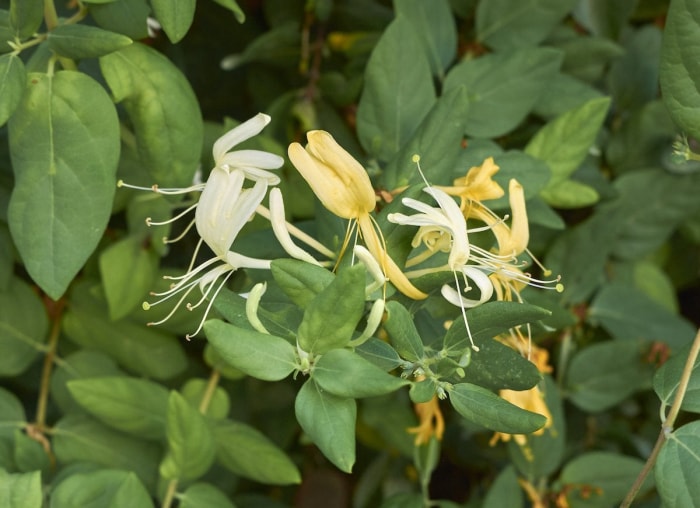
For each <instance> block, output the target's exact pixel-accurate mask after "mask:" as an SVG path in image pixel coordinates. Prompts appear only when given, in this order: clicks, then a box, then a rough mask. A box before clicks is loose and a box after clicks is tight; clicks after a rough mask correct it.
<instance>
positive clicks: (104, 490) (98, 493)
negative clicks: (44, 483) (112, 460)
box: [51, 469, 153, 508]
mask: <svg viewBox="0 0 700 508" xmlns="http://www.w3.org/2000/svg"><path fill="white" fill-rule="evenodd" d="M77 506H80V507H81V508H119V507H120V506H130V507H133V508H152V507H153V501H152V500H151V496H150V495H149V493H148V491H147V490H146V488H145V487H144V486H143V483H141V481H140V480H139V479H138V477H137V476H136V475H135V474H134V473H133V472H131V471H119V470H114V469H112V470H110V469H106V470H102V471H95V472H92V473H75V474H72V475H71V476H69V477H68V478H66V479H65V480H63V481H62V482H61V483H59V484H58V487H56V489H55V490H54V491H53V492H52V493H51V508H75V507H77Z"/></svg>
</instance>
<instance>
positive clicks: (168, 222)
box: [146, 203, 198, 226]
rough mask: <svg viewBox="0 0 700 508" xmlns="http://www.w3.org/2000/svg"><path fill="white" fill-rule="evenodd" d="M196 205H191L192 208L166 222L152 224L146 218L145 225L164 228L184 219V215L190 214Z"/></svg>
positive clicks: (151, 221)
mask: <svg viewBox="0 0 700 508" xmlns="http://www.w3.org/2000/svg"><path fill="white" fill-rule="evenodd" d="M197 204H198V203H195V204H193V205H192V206H190V207H188V208H187V209H185V210H184V211H183V212H180V213H178V214H177V215H176V216H175V217H171V218H170V219H168V220H166V221H160V222H154V221H153V220H151V218H150V217H148V218H147V219H146V224H148V225H149V226H165V225H166V224H170V223H172V222H175V221H177V220H178V219H180V218H182V217H184V216H185V215H187V214H188V213H190V212H191V211H192V210H194V209H195V208H197Z"/></svg>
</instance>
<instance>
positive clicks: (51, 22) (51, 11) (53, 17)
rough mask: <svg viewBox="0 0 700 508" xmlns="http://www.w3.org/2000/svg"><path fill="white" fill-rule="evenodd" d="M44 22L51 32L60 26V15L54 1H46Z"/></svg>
mask: <svg viewBox="0 0 700 508" xmlns="http://www.w3.org/2000/svg"><path fill="white" fill-rule="evenodd" d="M44 22H45V23H46V28H47V30H49V31H51V30H53V29H54V28H56V25H58V14H56V6H55V5H54V3H53V0H44Z"/></svg>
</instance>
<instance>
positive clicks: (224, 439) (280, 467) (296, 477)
mask: <svg viewBox="0 0 700 508" xmlns="http://www.w3.org/2000/svg"><path fill="white" fill-rule="evenodd" d="M214 435H215V439H216V449H217V452H216V453H217V460H218V462H219V463H221V464H222V465H223V466H224V467H225V468H226V469H228V470H230V471H232V472H233V473H234V474H237V475H239V476H243V477H245V478H249V479H251V480H253V481H256V482H259V483H264V484H268V485H269V484H271V485H289V484H294V483H300V482H301V474H300V473H299V470H298V469H297V467H296V466H295V465H294V463H293V462H292V461H291V459H290V458H289V457H288V456H287V455H286V454H285V453H284V452H283V451H282V450H280V449H279V448H278V447H277V446H276V445H275V444H274V443H273V442H272V441H270V440H269V439H268V438H267V437H265V436H264V435H263V434H262V433H260V432H259V431H257V430H256V429H254V428H253V427H251V426H249V425H245V424H243V423H240V422H233V421H230V420H227V421H224V422H221V423H219V424H218V425H217V426H216V429H215V430H214Z"/></svg>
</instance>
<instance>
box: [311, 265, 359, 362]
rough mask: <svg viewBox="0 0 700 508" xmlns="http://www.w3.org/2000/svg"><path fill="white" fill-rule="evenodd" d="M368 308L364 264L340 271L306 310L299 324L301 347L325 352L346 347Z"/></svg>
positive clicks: (318, 352)
mask: <svg viewBox="0 0 700 508" xmlns="http://www.w3.org/2000/svg"><path fill="white" fill-rule="evenodd" d="M364 308H365V268H364V265H363V264H362V263H358V264H356V265H354V266H352V267H349V268H346V269H344V270H341V272H340V273H339V274H338V275H337V276H336V278H335V279H334V280H333V282H332V283H331V284H330V285H328V287H326V288H325V289H324V290H323V291H321V292H320V293H319V294H318V295H317V296H316V297H315V298H314V299H313V300H312V301H311V302H309V304H308V305H307V306H306V309H305V310H304V319H303V320H302V322H301V324H300V325H299V331H298V341H299V347H301V349H303V350H304V351H306V352H307V353H310V354H323V353H325V352H326V351H330V350H331V349H335V348H339V347H344V346H345V345H347V343H348V342H349V341H350V339H351V338H352V333H353V331H354V330H355V327H356V326H357V323H358V321H359V320H360V318H361V317H362V314H363V312H364Z"/></svg>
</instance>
